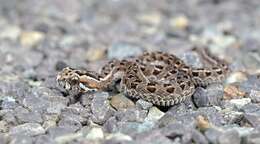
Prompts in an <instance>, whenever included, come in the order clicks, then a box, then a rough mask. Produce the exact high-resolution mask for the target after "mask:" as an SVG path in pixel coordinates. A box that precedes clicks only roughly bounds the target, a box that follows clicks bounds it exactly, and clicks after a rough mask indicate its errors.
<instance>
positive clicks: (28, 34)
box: [20, 31, 45, 47]
mask: <svg viewBox="0 0 260 144" xmlns="http://www.w3.org/2000/svg"><path fill="white" fill-rule="evenodd" d="M44 37H45V35H44V33H42V32H38V31H23V32H22V33H21V35H20V43H21V44H22V45H23V46H25V47H32V46H35V45H37V44H38V43H39V42H40V41H41V40H43V39H44Z"/></svg>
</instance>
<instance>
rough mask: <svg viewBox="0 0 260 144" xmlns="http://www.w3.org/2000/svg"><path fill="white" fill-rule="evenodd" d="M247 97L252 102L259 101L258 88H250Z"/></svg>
mask: <svg viewBox="0 0 260 144" xmlns="http://www.w3.org/2000/svg"><path fill="white" fill-rule="evenodd" d="M249 97H250V99H251V100H252V102H254V103H260V90H259V91H258V90H251V91H250V93H249Z"/></svg>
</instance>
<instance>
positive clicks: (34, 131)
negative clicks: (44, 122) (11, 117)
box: [9, 123, 45, 136]
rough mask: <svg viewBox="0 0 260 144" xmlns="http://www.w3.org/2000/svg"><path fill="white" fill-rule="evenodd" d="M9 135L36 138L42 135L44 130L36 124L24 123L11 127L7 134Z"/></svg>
mask: <svg viewBox="0 0 260 144" xmlns="http://www.w3.org/2000/svg"><path fill="white" fill-rule="evenodd" d="M9 133H10V134H11V135H17V134H22V135H27V136H37V135H40V134H44V133H45V130H44V129H43V127H42V126H41V125H40V124H38V123H25V124H21V125H18V126H15V127H12V128H11V129H10V132H9Z"/></svg>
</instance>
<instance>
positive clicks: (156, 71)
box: [153, 70, 161, 75]
mask: <svg viewBox="0 0 260 144" xmlns="http://www.w3.org/2000/svg"><path fill="white" fill-rule="evenodd" d="M160 73H161V71H158V70H154V71H153V75H158V74H160Z"/></svg>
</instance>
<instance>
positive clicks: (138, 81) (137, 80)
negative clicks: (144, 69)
mask: <svg viewBox="0 0 260 144" xmlns="http://www.w3.org/2000/svg"><path fill="white" fill-rule="evenodd" d="M134 82H137V83H141V82H142V81H141V80H140V79H136V80H135V81H134Z"/></svg>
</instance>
